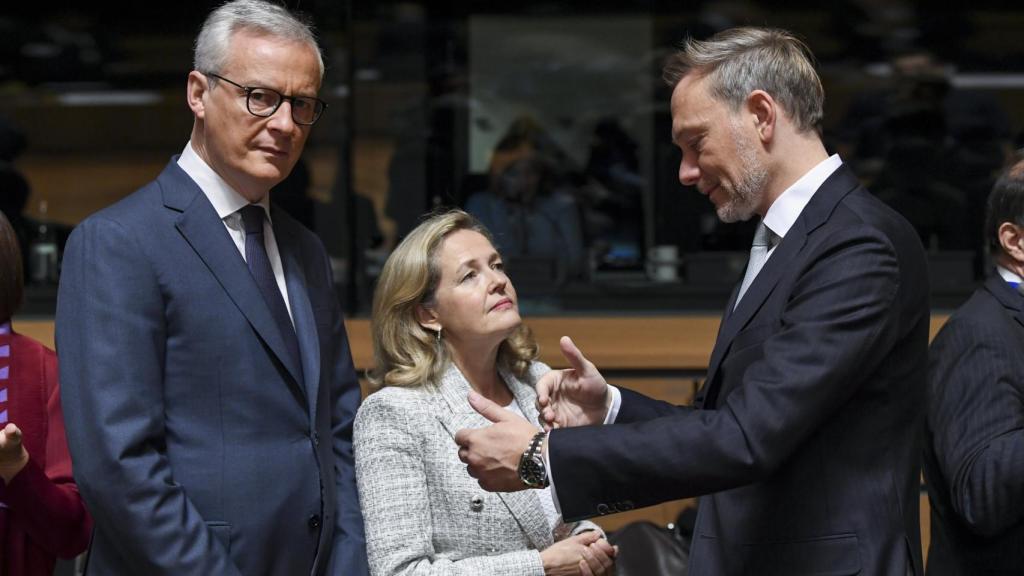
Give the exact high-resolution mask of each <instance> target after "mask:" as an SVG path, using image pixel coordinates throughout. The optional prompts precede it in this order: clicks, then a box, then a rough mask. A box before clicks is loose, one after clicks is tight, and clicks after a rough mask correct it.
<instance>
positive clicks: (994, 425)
mask: <svg viewBox="0 0 1024 576" xmlns="http://www.w3.org/2000/svg"><path fill="white" fill-rule="evenodd" d="M985 236H986V238H987V240H988V244H989V248H990V250H991V253H992V255H993V259H994V260H995V264H996V268H995V271H994V272H993V273H992V275H991V276H989V278H988V280H986V281H985V284H984V285H983V286H981V287H980V288H978V289H977V290H975V292H974V294H973V295H972V296H971V298H970V300H968V301H967V303H966V304H964V305H963V306H962V307H960V309H959V310H957V311H956V313H955V314H953V316H951V317H950V319H949V320H948V321H947V322H946V324H945V325H944V326H943V327H942V330H941V331H940V332H939V334H938V335H937V336H936V337H935V340H934V341H933V342H932V346H931V350H930V351H929V357H930V362H929V366H928V392H929V395H928V418H927V427H926V436H925V457H924V475H925V480H926V482H927V484H928V496H929V499H930V501H931V505H932V516H931V527H932V531H931V535H932V539H931V546H930V547H929V548H928V574H934V575H936V576H954V575H956V576H960V575H963V576H966V575H985V574H993V575H994V574H1020V573H1021V571H1022V570H1024V293H1022V292H1021V278H1024V162H1019V163H1017V164H1016V165H1015V166H1013V167H1011V168H1010V169H1009V170H1008V171H1007V172H1006V174H1004V175H1003V176H1002V177H1001V178H1000V179H999V180H998V181H997V182H996V185H995V187H994V188H993V189H992V193H991V194H990V195H989V198H988V207H987V211H986V217H985Z"/></svg>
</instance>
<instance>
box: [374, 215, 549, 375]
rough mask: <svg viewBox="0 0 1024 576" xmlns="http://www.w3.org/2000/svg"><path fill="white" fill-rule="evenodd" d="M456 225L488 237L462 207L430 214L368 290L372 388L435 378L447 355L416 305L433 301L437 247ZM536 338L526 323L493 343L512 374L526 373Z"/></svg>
mask: <svg viewBox="0 0 1024 576" xmlns="http://www.w3.org/2000/svg"><path fill="white" fill-rule="evenodd" d="M458 230H472V231H474V232H478V233H480V234H482V235H483V236H484V237H486V238H487V240H488V241H490V242H491V244H494V239H493V238H492V237H491V233H490V232H488V231H487V229H486V228H485V227H484V226H483V224H481V223H480V222H479V221H478V220H477V219H476V218H474V217H472V216H470V215H469V214H467V213H466V212H463V211H462V210H449V211H446V212H441V213H438V214H434V215H432V216H430V217H429V218H427V219H426V220H424V221H423V222H422V223H420V225H419V226H417V227H416V228H415V229H414V230H413V231H412V232H410V233H409V235H408V236H406V237H405V239H404V240H402V242H401V243H400V244H399V245H398V247H397V248H395V250H394V251H393V252H392V253H391V256H389V257H388V260H387V262H385V263H384V268H383V270H381V274H380V278H378V279H377V288H376V289H375V290H374V293H373V317H372V319H371V321H370V326H371V330H372V332H373V357H374V364H375V365H374V367H373V369H371V370H370V371H369V372H368V373H367V378H368V379H369V381H370V384H371V386H372V387H373V388H374V389H379V388H383V387H384V386H406V387H414V386H420V385H422V384H424V383H427V382H436V381H437V380H438V378H440V376H441V374H442V373H443V372H444V371H445V370H446V369H447V368H448V364H449V362H451V356H450V353H449V351H448V345H447V344H446V343H445V342H444V340H443V339H441V341H440V342H439V341H438V337H437V333H436V332H434V331H432V330H427V329H426V328H424V327H423V326H421V325H420V323H419V321H418V320H417V316H416V307H417V306H418V305H422V306H424V307H425V308H430V307H431V306H433V305H434V304H435V300H434V298H435V294H436V291H437V286H438V284H439V283H440V280H441V266H440V262H439V261H438V259H439V258H438V252H439V251H440V248H441V245H442V243H443V242H444V239H445V238H447V237H448V236H449V235H450V234H452V233H453V232H456V231H458ZM537 352H538V348H537V343H536V341H535V340H534V338H533V334H532V333H531V332H530V329H529V328H527V327H526V325H520V326H519V327H518V328H517V329H516V330H515V331H514V332H513V333H512V334H511V335H510V336H509V337H508V338H506V339H505V341H504V342H502V343H501V346H500V347H499V348H498V365H499V366H503V367H505V368H507V369H508V370H510V371H511V372H512V373H513V374H515V375H516V376H517V377H520V378H522V377H523V376H525V375H526V372H527V370H528V369H529V367H530V363H531V362H532V361H533V360H534V359H536V358H537Z"/></svg>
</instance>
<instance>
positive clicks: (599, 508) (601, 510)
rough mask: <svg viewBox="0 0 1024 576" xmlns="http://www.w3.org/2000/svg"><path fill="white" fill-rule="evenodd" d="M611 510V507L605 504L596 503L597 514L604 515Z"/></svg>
mask: <svg viewBox="0 0 1024 576" xmlns="http://www.w3.org/2000/svg"><path fill="white" fill-rule="evenodd" d="M611 511H612V509H611V508H609V507H608V505H607V504H598V505H597V513H598V514H601V515H604V514H608V513H610V512H611Z"/></svg>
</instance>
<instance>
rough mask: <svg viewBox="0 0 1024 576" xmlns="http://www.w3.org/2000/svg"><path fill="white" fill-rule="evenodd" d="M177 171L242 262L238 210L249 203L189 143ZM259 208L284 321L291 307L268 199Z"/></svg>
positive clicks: (260, 203) (290, 311) (243, 232)
mask: <svg viewBox="0 0 1024 576" xmlns="http://www.w3.org/2000/svg"><path fill="white" fill-rule="evenodd" d="M178 167H180V168H181V169H182V170H184V171H185V174H188V176H189V178H191V179H192V180H194V181H195V183H196V184H198V185H199V189H200V190H202V191H203V194H206V197H207V198H208V199H209V200H210V204H213V209H214V210H216V211H217V216H220V219H221V221H222V222H224V227H225V228H227V230H228V234H229V235H230V236H231V239H232V240H233V241H234V242H235V247H236V248H238V253H239V254H241V255H242V260H245V226H244V225H243V224H242V213H241V212H239V210H241V209H242V208H244V207H246V206H248V205H249V204H250V202H249V201H248V200H246V199H245V198H244V197H242V195H241V194H239V193H238V192H236V191H235V190H234V188H232V187H231V186H230V185H228V183H227V182H225V181H224V179H223V178H221V177H220V175H218V174H217V173H216V172H214V171H213V168H210V165H209V164H207V163H206V161H204V160H203V159H202V158H200V157H199V155H198V154H196V152H195V150H193V149H192V141H191V140H189V141H188V144H185V149H184V150H182V151H181V156H180V157H179V158H178ZM259 205H260V206H262V207H263V211H264V212H266V218H264V219H263V244H264V246H265V247H266V249H267V258H269V259H270V269H271V270H273V271H274V279H275V280H276V281H277V288H278V290H280V291H281V296H282V297H284V305H285V308H287V309H288V317H289V318H292V306H291V303H290V302H289V301H288V286H287V285H286V284H285V281H284V267H283V266H282V265H281V253H280V252H278V250H277V239H276V238H275V237H274V226H273V222H271V221H270V198H269V196H264V197H263V199H262V200H260V201H259ZM294 322H295V319H294V318H292V323H293V324H294Z"/></svg>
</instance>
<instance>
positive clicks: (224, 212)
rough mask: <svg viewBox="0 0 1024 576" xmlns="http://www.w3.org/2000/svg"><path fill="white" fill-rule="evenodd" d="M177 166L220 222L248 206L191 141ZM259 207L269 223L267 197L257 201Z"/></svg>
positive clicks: (268, 202) (186, 145)
mask: <svg viewBox="0 0 1024 576" xmlns="http://www.w3.org/2000/svg"><path fill="white" fill-rule="evenodd" d="M178 166H179V167H180V168H181V169H182V170H184V172H185V174H188V176H189V178H191V179H192V180H194V181H195V183H196V184H198V185H199V189H200V190H202V191H203V194H206V197H207V198H208V199H209V200H210V204H213V209H214V210H216V211H217V216H219V217H220V219H221V220H224V219H225V218H228V217H230V216H231V215H233V214H236V213H238V211H239V210H241V209H242V208H244V207H245V206H248V205H249V204H250V202H249V201H248V200H246V199H245V197H244V196H242V195H241V194H239V193H238V192H236V191H235V189H234V188H232V187H231V186H230V185H229V184H228V183H227V182H226V181H225V180H224V179H223V178H221V177H220V175H219V174H217V173H216V172H214V171H213V168H210V165H209V164H207V163H206V161H205V160H203V159H202V158H201V157H200V156H199V154H196V151H195V150H194V149H193V148H192V141H191V140H189V141H188V143H187V144H185V149H184V150H182V151H181V156H179V157H178ZM259 205H260V206H262V207H263V211H264V212H266V216H267V222H268V223H271V222H270V199H269V198H268V196H264V197H263V199H262V200H260V201H259Z"/></svg>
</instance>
